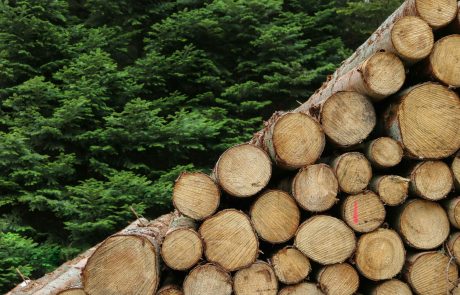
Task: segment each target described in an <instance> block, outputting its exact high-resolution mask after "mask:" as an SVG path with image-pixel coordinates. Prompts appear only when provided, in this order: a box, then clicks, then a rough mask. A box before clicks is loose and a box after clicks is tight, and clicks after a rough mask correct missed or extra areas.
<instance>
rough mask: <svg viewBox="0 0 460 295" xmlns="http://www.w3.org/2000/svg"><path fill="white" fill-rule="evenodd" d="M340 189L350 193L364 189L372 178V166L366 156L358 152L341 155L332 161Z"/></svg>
mask: <svg viewBox="0 0 460 295" xmlns="http://www.w3.org/2000/svg"><path fill="white" fill-rule="evenodd" d="M331 166H332V169H333V170H334V172H335V174H336V175H337V180H338V181H339V187H340V190H341V191H343V192H345V193H348V194H357V193H360V192H362V191H364V190H365V189H366V187H367V185H368V184H369V182H370V180H371V178H372V168H371V164H370V163H369V161H368V160H367V159H366V157H365V156H364V155H363V154H361V153H358V152H349V153H345V154H342V155H340V156H339V157H337V158H335V159H334V160H333V162H332V165H331Z"/></svg>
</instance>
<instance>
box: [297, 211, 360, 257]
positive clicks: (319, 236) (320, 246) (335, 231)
mask: <svg viewBox="0 0 460 295" xmlns="http://www.w3.org/2000/svg"><path fill="white" fill-rule="evenodd" d="M294 245H295V246H296V247H297V249H299V250H300V251H302V253H303V254H305V255H306V256H307V257H308V258H310V259H312V260H314V261H316V262H318V263H321V264H324V265H327V264H334V263H340V262H343V261H345V260H346V259H348V258H349V257H350V256H351V255H352V254H353V252H354V250H355V247H356V238H355V235H354V233H353V230H352V229H351V228H349V227H348V226H347V225H346V224H345V223H344V222H343V221H342V220H340V219H337V218H334V217H331V216H327V215H317V216H314V217H311V218H309V219H308V220H306V221H305V222H304V223H302V225H301V226H300V227H299V230H298V231H297V235H296V237H295V241H294Z"/></svg>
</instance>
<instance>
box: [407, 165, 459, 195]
mask: <svg viewBox="0 0 460 295" xmlns="http://www.w3.org/2000/svg"><path fill="white" fill-rule="evenodd" d="M410 180H411V181H410V189H411V191H412V193H413V194H415V195H417V196H419V197H422V198H424V199H427V200H431V201H439V200H441V199H444V198H445V197H447V194H449V192H450V191H451V190H452V188H453V186H454V179H453V176H452V172H451V171H450V168H449V166H447V164H446V163H444V162H442V161H424V162H421V163H418V164H417V165H416V166H415V167H414V168H413V169H412V171H411V173H410Z"/></svg>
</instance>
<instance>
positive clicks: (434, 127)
mask: <svg viewBox="0 0 460 295" xmlns="http://www.w3.org/2000/svg"><path fill="white" fill-rule="evenodd" d="M458 126H460V99H459V97H458V95H457V94H456V93H455V92H453V91H452V90H449V89H448V88H447V87H445V86H442V85H439V84H436V83H431V82H428V83H423V84H419V85H416V86H414V87H411V88H409V89H407V90H405V91H403V92H401V93H400V94H399V100H398V101H397V102H396V103H394V104H392V105H391V106H390V107H389V109H388V110H387V112H386V114H385V127H386V129H387V132H388V134H389V135H390V136H391V137H393V138H394V139H395V140H397V141H399V142H400V143H401V144H402V145H403V147H404V149H405V152H406V154H407V155H408V156H411V157H414V158H420V159H440V158H445V157H448V156H450V155H452V154H454V153H455V152H456V151H457V150H458V149H459V148H460V132H458Z"/></svg>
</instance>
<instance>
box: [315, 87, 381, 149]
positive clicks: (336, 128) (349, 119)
mask: <svg viewBox="0 0 460 295" xmlns="http://www.w3.org/2000/svg"><path fill="white" fill-rule="evenodd" d="M321 124H322V126H323V130H324V132H325V133H326V135H327V137H328V138H329V139H330V140H331V141H332V142H333V143H335V144H336V145H338V146H342V147H349V146H353V145H356V144H358V143H361V142H362V141H363V140H364V139H366V138H367V136H369V134H370V133H371V131H372V130H373V129H374V127H375V124H376V115H375V110H374V107H373V105H372V103H371V102H370V101H369V100H368V99H367V98H366V97H365V96H363V95H361V94H359V93H357V92H351V91H344V92H337V93H335V94H333V95H332V96H331V97H329V98H328V99H327V100H326V102H325V103H324V105H323V107H322V110H321Z"/></svg>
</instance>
